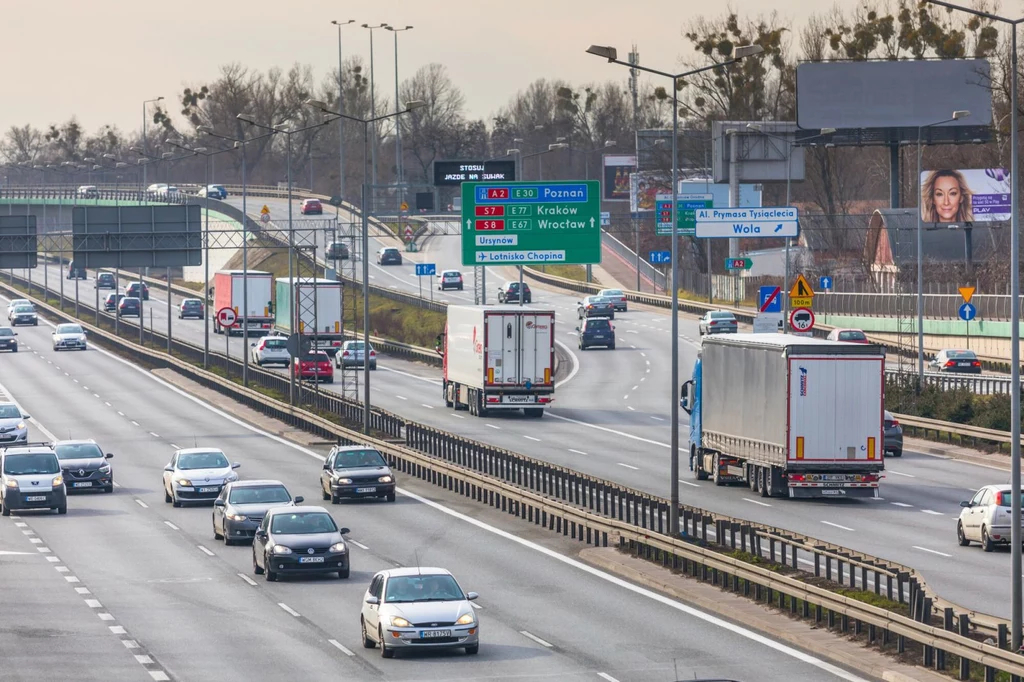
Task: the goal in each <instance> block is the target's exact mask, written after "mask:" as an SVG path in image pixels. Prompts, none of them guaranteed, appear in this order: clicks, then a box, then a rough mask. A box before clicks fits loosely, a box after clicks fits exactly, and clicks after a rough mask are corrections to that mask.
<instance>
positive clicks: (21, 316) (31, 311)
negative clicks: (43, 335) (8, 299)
mask: <svg viewBox="0 0 1024 682" xmlns="http://www.w3.org/2000/svg"><path fill="white" fill-rule="evenodd" d="M7 319H8V320H10V322H11V326H12V327H17V326H18V325H22V324H29V325H32V326H33V327H38V326H39V317H38V316H37V315H36V307H35V306H34V305H32V304H26V305H19V306H18V307H17V308H15V309H14V310H12V311H11V312H10V313H9V314H8V315H7Z"/></svg>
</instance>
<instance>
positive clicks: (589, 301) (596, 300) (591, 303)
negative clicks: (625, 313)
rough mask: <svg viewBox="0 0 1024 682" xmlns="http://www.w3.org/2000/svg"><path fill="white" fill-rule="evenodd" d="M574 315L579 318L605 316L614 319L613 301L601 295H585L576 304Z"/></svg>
mask: <svg viewBox="0 0 1024 682" xmlns="http://www.w3.org/2000/svg"><path fill="white" fill-rule="evenodd" d="M576 315H577V317H579V319H581V320H582V319H585V318H588V317H607V318H608V319H609V320H614V319H615V302H614V301H612V300H611V299H610V298H604V297H603V296H587V297H586V298H584V299H583V300H582V301H580V302H579V303H577V304H576Z"/></svg>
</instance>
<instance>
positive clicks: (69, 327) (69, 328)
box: [57, 324, 82, 334]
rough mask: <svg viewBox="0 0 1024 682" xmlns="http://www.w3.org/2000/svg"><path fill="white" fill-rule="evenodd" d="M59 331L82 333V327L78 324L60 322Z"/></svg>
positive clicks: (63, 332) (60, 332)
mask: <svg viewBox="0 0 1024 682" xmlns="http://www.w3.org/2000/svg"><path fill="white" fill-rule="evenodd" d="M57 333H58V334H81V333H82V328H81V327H79V326H78V325H77V324H58V325H57Z"/></svg>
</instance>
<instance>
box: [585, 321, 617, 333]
mask: <svg viewBox="0 0 1024 682" xmlns="http://www.w3.org/2000/svg"><path fill="white" fill-rule="evenodd" d="M609 329H611V323H610V322H608V320H590V322H587V331H588V332H606V331H608V330H609Z"/></svg>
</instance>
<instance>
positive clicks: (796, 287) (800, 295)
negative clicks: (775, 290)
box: [789, 273, 814, 309]
mask: <svg viewBox="0 0 1024 682" xmlns="http://www.w3.org/2000/svg"><path fill="white" fill-rule="evenodd" d="M813 304H814V289H812V288H811V283H810V282H808V281H807V278H806V277H804V276H803V273H800V274H798V275H797V276H796V281H795V282H793V286H792V287H790V289H789V307H790V308H791V309H793V308H810V307H811V306H812V305H813Z"/></svg>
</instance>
